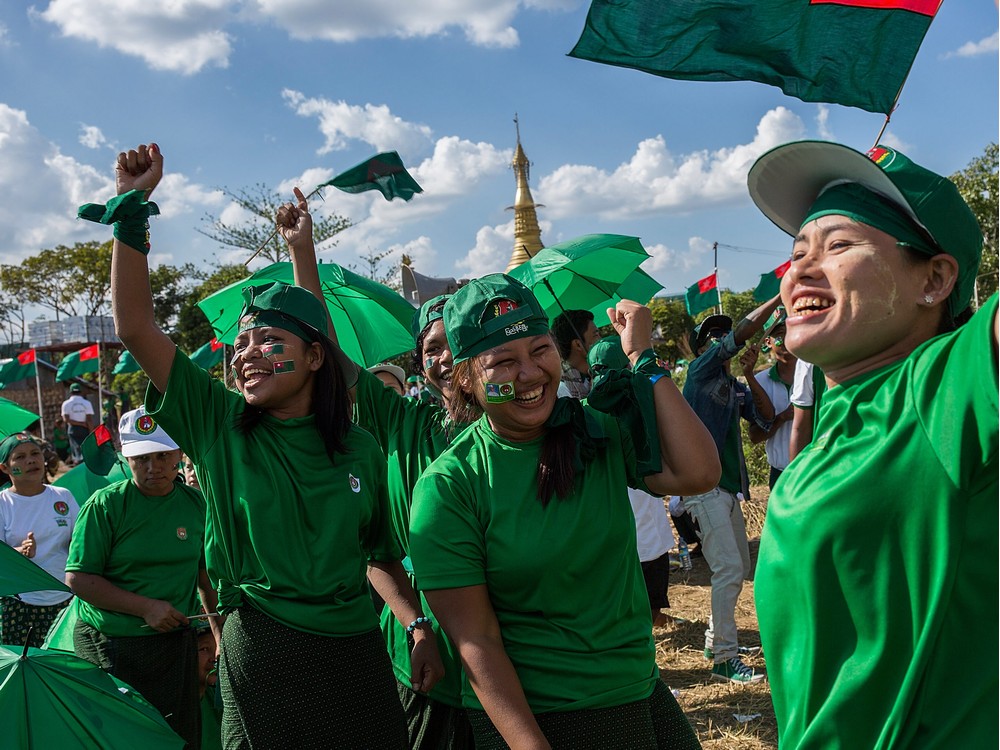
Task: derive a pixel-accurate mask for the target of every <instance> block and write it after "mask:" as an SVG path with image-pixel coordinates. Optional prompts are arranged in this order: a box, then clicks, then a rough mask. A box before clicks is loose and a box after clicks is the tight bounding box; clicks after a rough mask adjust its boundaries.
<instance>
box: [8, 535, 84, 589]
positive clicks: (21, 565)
mask: <svg viewBox="0 0 1000 750" xmlns="http://www.w3.org/2000/svg"><path fill="white" fill-rule="evenodd" d="M29 591H69V589H68V588H67V587H66V584H64V583H63V582H62V581H60V580H59V579H58V578H53V577H52V576H51V575H49V574H48V573H47V572H45V571H44V570H42V569H41V568H40V567H38V566H37V565H35V563H33V562H32V561H31V559H30V558H27V557H25V556H24V555H22V554H21V553H20V552H18V551H17V550H16V549H14V548H13V547H9V546H7V545H6V544H3V543H0V596H14V595H15V594H24V593H27V592H29Z"/></svg>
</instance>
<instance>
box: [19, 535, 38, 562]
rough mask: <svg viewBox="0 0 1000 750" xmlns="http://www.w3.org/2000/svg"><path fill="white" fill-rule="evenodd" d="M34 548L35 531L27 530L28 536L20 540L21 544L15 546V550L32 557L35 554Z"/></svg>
mask: <svg viewBox="0 0 1000 750" xmlns="http://www.w3.org/2000/svg"><path fill="white" fill-rule="evenodd" d="M35 548H36V547H35V532H34V531H29V532H28V538H27V539H25V540H24V541H23V542H21V546H20V547H18V548H17V551H18V552H20V553H21V554H22V555H24V556H25V557H34V556H35Z"/></svg>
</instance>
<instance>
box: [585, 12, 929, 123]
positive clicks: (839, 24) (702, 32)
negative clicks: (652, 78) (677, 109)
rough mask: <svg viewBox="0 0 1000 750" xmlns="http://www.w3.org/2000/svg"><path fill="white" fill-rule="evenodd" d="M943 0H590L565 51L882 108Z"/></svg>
mask: <svg viewBox="0 0 1000 750" xmlns="http://www.w3.org/2000/svg"><path fill="white" fill-rule="evenodd" d="M940 5H941V0H753V1H750V0H698V2H693V1H692V0H593V3H592V4H591V6H590V12H589V13H588V14H587V22H586V25H585V26H584V29H583V34H582V35H581V36H580V41H579V42H577V44H576V46H575V47H574V48H573V51H572V52H570V53H569V54H570V56H572V57H578V58H581V59H584V60H593V61H594V62H601V63H607V64H609V65H620V66H623V67H626V68H635V69H637V70H642V71H645V72H647V73H653V74H654V75H659V76H664V77H665V78H680V79H685V80H691V81H759V82H761V83H767V84H771V85H772V86H777V87H779V88H780V89H781V90H782V91H784V92H785V93H786V94H788V95H789V96H794V97H797V98H799V99H802V100H803V101H807V102H831V103H834V104H844V105H847V106H850V107H860V108H861V109H866V110H868V111H869V112H882V113H889V112H891V110H892V107H893V105H894V103H895V101H896V96H897V94H898V93H899V90H900V89H901V88H902V86H903V82H904V81H905V80H906V76H907V74H908V73H909V71H910V66H911V65H912V64H913V59H914V57H916V54H917V50H918V49H919V47H920V43H921V42H922V41H923V38H924V34H926V33H927V28H928V27H929V26H930V23H931V20H932V19H933V17H934V14H935V13H937V11H938V8H939V7H940Z"/></svg>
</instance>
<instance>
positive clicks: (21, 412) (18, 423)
mask: <svg viewBox="0 0 1000 750" xmlns="http://www.w3.org/2000/svg"><path fill="white" fill-rule="evenodd" d="M410 309H411V310H412V309H413V308H412V307H411V308H410ZM37 421H38V415H37V414H35V413H34V412H31V411H28V410H27V409H25V408H24V407H23V406H21V405H20V404H16V403H14V402H13V401H11V400H10V399H7V398H0V438H5V437H7V436H8V435H13V434H14V433H15V432H23V431H24V430H25V429H26V428H27V427H28V425H30V424H33V423H34V422H37Z"/></svg>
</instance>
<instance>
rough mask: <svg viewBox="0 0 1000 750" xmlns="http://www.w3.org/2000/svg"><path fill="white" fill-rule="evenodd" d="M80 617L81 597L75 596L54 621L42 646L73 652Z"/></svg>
mask: <svg viewBox="0 0 1000 750" xmlns="http://www.w3.org/2000/svg"><path fill="white" fill-rule="evenodd" d="M79 619H80V597H78V596H74V597H73V598H72V599H70V600H69V604H67V605H66V606H65V607H63V608H62V610H61V611H60V612H59V614H58V615H56V619H54V620H53V621H52V626H51V627H50V628H49V632H48V634H46V636H45V641H44V642H43V643H42V648H43V649H54V650H57V651H69V653H71V654H72V653H73V651H74V648H75V647H74V646H73V631H74V630H75V629H76V623H77V620H79Z"/></svg>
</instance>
